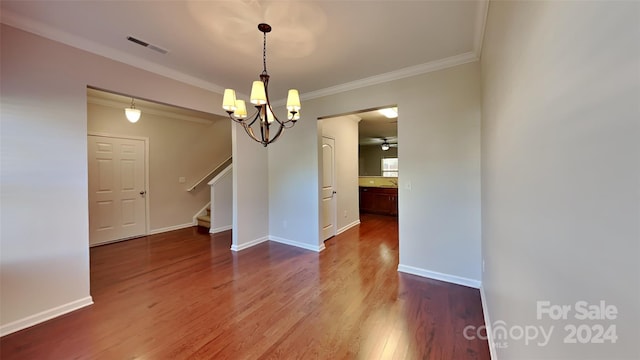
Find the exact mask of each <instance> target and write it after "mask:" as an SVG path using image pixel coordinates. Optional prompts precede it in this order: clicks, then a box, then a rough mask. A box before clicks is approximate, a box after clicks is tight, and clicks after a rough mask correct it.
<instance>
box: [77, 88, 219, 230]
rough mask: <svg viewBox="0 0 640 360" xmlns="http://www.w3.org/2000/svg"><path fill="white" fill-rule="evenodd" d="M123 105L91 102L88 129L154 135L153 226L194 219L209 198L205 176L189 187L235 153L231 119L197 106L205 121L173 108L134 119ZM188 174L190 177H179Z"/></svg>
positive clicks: (151, 170) (151, 167) (165, 226)
mask: <svg viewBox="0 0 640 360" xmlns="http://www.w3.org/2000/svg"><path fill="white" fill-rule="evenodd" d="M134 95H135V94H134ZM124 107H126V104H125V105H124V106H122V107H113V106H106V105H100V104H94V103H91V100H90V102H89V104H88V107H87V122H88V125H87V131H89V132H90V133H105V134H110V135H118V136H138V137H146V138H148V139H149V154H148V157H149V185H148V187H147V189H148V201H149V219H150V224H149V229H150V231H151V232H152V233H153V232H157V231H162V230H164V229H170V228H175V227H180V226H185V225H189V224H192V222H193V216H194V215H195V214H196V213H197V212H198V211H200V210H201V209H202V208H203V207H204V206H205V205H206V204H207V203H208V202H209V201H210V190H209V187H208V186H207V183H206V182H203V183H202V184H200V185H199V186H198V187H196V188H195V189H194V190H193V191H191V192H187V191H186V189H188V188H190V187H191V186H192V185H194V184H195V183H196V182H197V181H198V180H200V179H202V178H203V177H204V176H206V175H207V174H208V173H209V172H210V171H211V170H213V169H214V168H216V167H217V166H218V165H220V164H221V163H222V162H224V161H225V160H226V159H228V158H229V157H230V156H231V120H229V118H225V117H222V116H213V115H207V117H206V118H203V117H202V115H199V114H198V113H196V112H192V113H191V114H190V116H193V117H194V118H196V119H198V118H200V119H201V120H202V121H201V122H196V121H189V120H181V119H179V118H177V117H176V116H172V114H171V112H170V111H164V112H158V111H153V112H151V111H145V108H144V106H141V105H138V106H137V107H138V108H139V109H141V110H142V112H143V115H142V117H141V118H140V120H139V121H138V122H137V123H135V124H131V123H129V122H128V121H127V120H126V118H125V117H124V111H123V108H124ZM179 177H184V178H185V183H179V182H178V178H179Z"/></svg>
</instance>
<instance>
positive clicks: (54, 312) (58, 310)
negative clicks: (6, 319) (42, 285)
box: [0, 296, 93, 336]
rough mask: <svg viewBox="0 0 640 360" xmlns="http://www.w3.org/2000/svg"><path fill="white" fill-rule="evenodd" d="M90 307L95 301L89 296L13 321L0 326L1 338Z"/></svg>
mask: <svg viewBox="0 0 640 360" xmlns="http://www.w3.org/2000/svg"><path fill="white" fill-rule="evenodd" d="M89 305H93V299H92V298H91V296H87V297H85V298H82V299H78V300H75V301H72V302H70V303H66V304H63V305H60V306H56V307H54V308H52V309H49V310H45V311H42V312H39V313H37V314H34V315H30V316H27V317H26V318H23V319H20V320H16V321H12V322H10V323H8V324H5V325H2V326H0V336H5V335H9V334H11V333H14V332H16V331H20V330H22V329H26V328H28V327H30V326H33V325H37V324H40V323H42V322H45V321H47V320H51V319H53V318H55V317H58V316H61V315H64V314H67V313H70V312H72V311H74V310H78V309H80V308H83V307H85V306H89Z"/></svg>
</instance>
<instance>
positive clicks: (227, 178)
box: [209, 165, 233, 233]
mask: <svg viewBox="0 0 640 360" xmlns="http://www.w3.org/2000/svg"><path fill="white" fill-rule="evenodd" d="M228 169H229V170H223V171H222V172H221V173H220V174H218V176H216V177H215V178H213V179H212V180H211V181H210V182H209V185H212V186H211V228H210V229H209V232H211V233H217V232H221V231H225V230H229V229H231V228H232V225H233V169H232V168H231V165H229V167H228Z"/></svg>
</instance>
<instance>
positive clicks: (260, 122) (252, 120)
mask: <svg viewBox="0 0 640 360" xmlns="http://www.w3.org/2000/svg"><path fill="white" fill-rule="evenodd" d="M258 30H260V31H261V32H262V33H263V34H264V42H263V47H262V65H263V70H262V73H261V74H260V80H256V81H254V82H253V86H252V87H251V96H250V99H249V101H250V102H251V103H252V104H253V105H254V106H255V107H256V112H255V114H253V115H251V117H249V118H247V106H246V104H245V102H244V100H238V99H236V92H235V90H233V89H225V90H224V96H223V98H222V108H223V109H224V110H225V111H226V112H227V114H229V117H230V118H231V120H233V121H235V122H237V123H239V124H240V125H242V127H243V128H244V130H245V131H246V132H247V134H248V135H249V136H250V137H251V138H252V139H253V140H255V141H257V142H259V143H260V144H262V145H263V146H264V147H266V146H267V145H269V144H271V143H272V142H274V141H276V140H277V139H278V138H279V137H280V135H282V131H283V130H284V129H289V128H292V127H293V126H294V125H295V124H296V121H298V119H299V118H300V95H299V94H298V90H296V89H290V90H289V94H288V96H287V120H284V121H281V120H280V119H278V117H277V116H276V115H275V114H274V113H273V109H272V106H271V102H270V100H269V90H268V89H269V74H268V73H267V33H268V32H270V31H271V26H270V25H269V24H264V23H262V24H259V25H258ZM254 124H255V125H256V128H257V127H259V128H260V134H259V136H258V135H256V131H255V130H254V127H253V126H254ZM274 126H275V127H277V128H275V129H273V128H272V127H274ZM274 130H275V132H273V131H274Z"/></svg>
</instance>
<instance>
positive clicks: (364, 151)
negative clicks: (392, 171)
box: [358, 145, 398, 176]
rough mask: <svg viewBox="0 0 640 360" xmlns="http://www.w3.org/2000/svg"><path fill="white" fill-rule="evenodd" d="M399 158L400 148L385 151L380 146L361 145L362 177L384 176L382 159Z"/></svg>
mask: <svg viewBox="0 0 640 360" xmlns="http://www.w3.org/2000/svg"><path fill="white" fill-rule="evenodd" d="M396 157H398V148H397V147H391V148H389V150H387V151H383V150H382V148H381V147H380V145H360V147H359V151H358V165H359V166H358V167H359V169H360V170H359V174H360V176H382V159H386V158H396Z"/></svg>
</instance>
